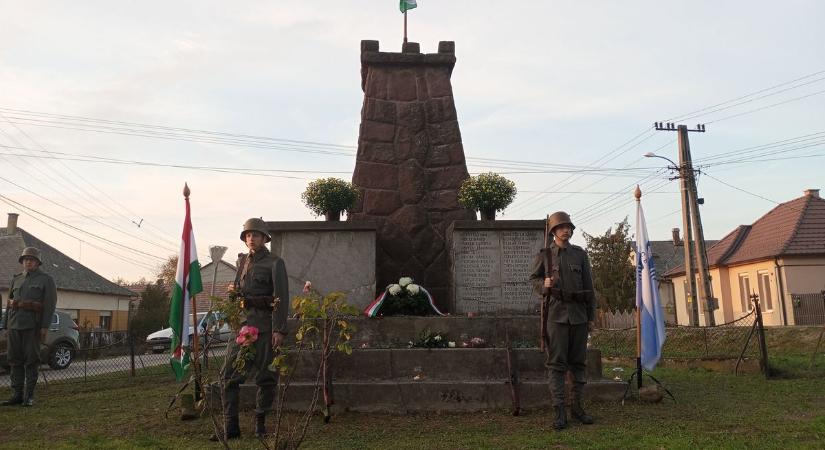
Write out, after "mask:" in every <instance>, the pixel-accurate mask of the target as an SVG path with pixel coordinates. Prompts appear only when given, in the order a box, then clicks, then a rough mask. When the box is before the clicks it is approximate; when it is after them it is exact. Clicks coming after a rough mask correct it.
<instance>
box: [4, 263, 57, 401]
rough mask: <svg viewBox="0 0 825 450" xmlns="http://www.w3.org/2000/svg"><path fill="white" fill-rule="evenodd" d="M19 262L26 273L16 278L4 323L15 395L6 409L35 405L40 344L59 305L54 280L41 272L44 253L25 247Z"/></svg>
mask: <svg viewBox="0 0 825 450" xmlns="http://www.w3.org/2000/svg"><path fill="white" fill-rule="evenodd" d="M18 262H19V263H20V264H22V265H23V272H22V273H18V274H17V275H15V276H14V278H12V280H11V284H10V285H9V286H10V288H9V300H8V303H7V306H6V318H5V321H4V322H5V324H6V325H5V326H6V328H7V329H8V347H9V348H8V361H9V366H10V367H11V390H12V395H11V398H9V399H8V400H6V401H4V402H2V405H3V406H9V405H21V404H22V405H23V406H32V405H34V387H35V385H36V384H37V369H38V366H39V365H40V344H41V343H43V342H45V341H46V334H47V333H48V332H49V325H50V324H51V319H52V316H53V315H54V308H55V306H56V305H57V288H56V287H55V284H54V279H53V278H52V277H51V275H49V274H47V273H46V272H43V271H42V270H40V265H41V264H42V262H41V260H40V250H38V249H36V248H34V247H26V248H24V249H23V253H22V254H21V255H20V258H19V259H18ZM24 381H25V384H24ZM24 387H25V389H24ZM24 394H25V395H24Z"/></svg>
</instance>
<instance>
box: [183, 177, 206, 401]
mask: <svg viewBox="0 0 825 450" xmlns="http://www.w3.org/2000/svg"><path fill="white" fill-rule="evenodd" d="M190 193H191V191H190V190H189V185H188V184H186V183H184V184H183V197H184V199H185V201H186V204H187V206H188V205H189V194H190ZM187 209H188V208H187ZM186 251H187V252H188V251H189V249H188V248H187V249H186ZM187 263H188V261H187ZM189 276H190V277H191V276H192V274H189ZM183 283H184V286H182V288H183V289H189V280H188V279H186V280H183ZM196 298H197V295H193V296H192V297H191V300H192V324H193V327H192V342H193V344H192V364H194V366H195V401H196V402H197V401H200V399H201V382H200V378H201V371H200V361H199V359H200V346H199V345H198V344H199V343H200V339H198V304H197V301H196ZM184 326H185V325H184Z"/></svg>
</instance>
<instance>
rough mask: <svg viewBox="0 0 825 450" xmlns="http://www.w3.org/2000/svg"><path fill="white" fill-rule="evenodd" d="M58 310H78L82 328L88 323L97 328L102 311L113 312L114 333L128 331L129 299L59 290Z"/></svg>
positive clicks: (78, 319) (78, 320)
mask: <svg viewBox="0 0 825 450" xmlns="http://www.w3.org/2000/svg"><path fill="white" fill-rule="evenodd" d="M57 308H58V309H74V310H77V311H78V316H77V324H78V325H80V326H81V327H83V326H84V324H86V323H90V324H91V326H92V327H97V326H98V324H99V323H100V311H111V312H112V331H122V330H126V327H127V321H128V317H129V299H128V298H126V297H118V296H114V295H101V294H91V293H87V292H75V291H63V290H58V291H57Z"/></svg>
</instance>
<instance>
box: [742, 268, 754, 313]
mask: <svg viewBox="0 0 825 450" xmlns="http://www.w3.org/2000/svg"><path fill="white" fill-rule="evenodd" d="M750 295H751V282H750V280H749V279H748V275H747V274H745V275H739V299H740V302H741V303H742V312H745V311H750V310H752V309H753V304H751V299H750Z"/></svg>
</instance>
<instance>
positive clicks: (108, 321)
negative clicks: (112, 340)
mask: <svg viewBox="0 0 825 450" xmlns="http://www.w3.org/2000/svg"><path fill="white" fill-rule="evenodd" d="M98 326H100V328H102V329H104V330H111V329H112V312H111V311H100V323H99V324H98Z"/></svg>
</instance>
